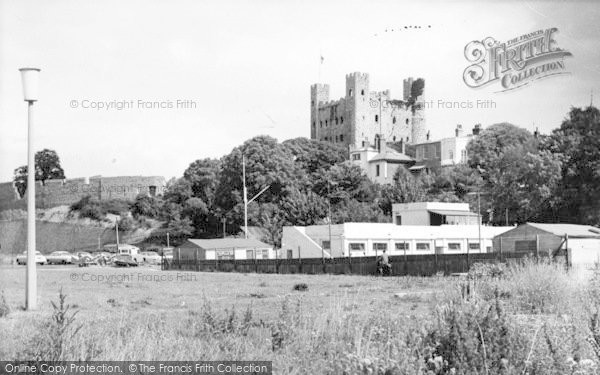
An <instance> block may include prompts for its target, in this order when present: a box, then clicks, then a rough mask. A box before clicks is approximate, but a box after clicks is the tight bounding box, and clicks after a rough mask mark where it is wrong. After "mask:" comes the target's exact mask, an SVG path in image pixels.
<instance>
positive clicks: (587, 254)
mask: <svg viewBox="0 0 600 375" xmlns="http://www.w3.org/2000/svg"><path fill="white" fill-rule="evenodd" d="M493 242H494V250H495V251H499V252H500V251H501V252H528V253H531V254H532V255H536V254H540V253H546V254H547V253H549V252H550V253H553V254H555V253H557V252H561V251H564V250H566V251H567V258H568V260H569V264H571V265H573V266H576V267H584V268H590V267H594V266H595V264H596V263H600V228H596V227H593V226H589V225H578V224H542V223H525V224H521V225H519V226H518V227H516V228H514V229H511V230H509V231H507V232H504V233H501V234H499V235H498V236H496V237H494V240H493Z"/></svg>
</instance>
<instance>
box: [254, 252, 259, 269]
mask: <svg viewBox="0 0 600 375" xmlns="http://www.w3.org/2000/svg"><path fill="white" fill-rule="evenodd" d="M254 273H258V263H256V247H255V248H254Z"/></svg>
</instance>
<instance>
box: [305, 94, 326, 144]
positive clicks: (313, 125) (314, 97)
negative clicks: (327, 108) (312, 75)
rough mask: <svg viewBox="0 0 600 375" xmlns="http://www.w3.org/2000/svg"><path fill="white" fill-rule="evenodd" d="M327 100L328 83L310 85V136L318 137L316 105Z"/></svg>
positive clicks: (312, 137)
mask: <svg viewBox="0 0 600 375" xmlns="http://www.w3.org/2000/svg"><path fill="white" fill-rule="evenodd" d="M327 101H329V85H326V84H322V83H315V84H314V85H311V86H310V138H311V139H318V131H319V124H318V118H319V115H318V112H317V111H318V108H319V107H318V105H319V103H321V102H322V103H326V102H327Z"/></svg>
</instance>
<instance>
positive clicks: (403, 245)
mask: <svg viewBox="0 0 600 375" xmlns="http://www.w3.org/2000/svg"><path fill="white" fill-rule="evenodd" d="M396 250H398V251H409V250H410V244H409V243H408V242H396Z"/></svg>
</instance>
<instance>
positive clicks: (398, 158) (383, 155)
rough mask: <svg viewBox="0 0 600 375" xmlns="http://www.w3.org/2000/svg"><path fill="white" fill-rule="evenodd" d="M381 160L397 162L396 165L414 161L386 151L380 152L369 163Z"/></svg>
mask: <svg viewBox="0 0 600 375" xmlns="http://www.w3.org/2000/svg"><path fill="white" fill-rule="evenodd" d="M381 160H385V161H390V162H397V163H410V162H413V161H414V159H413V158H411V157H410V156H407V155H405V154H401V153H399V152H396V151H393V150H388V151H386V152H385V153H384V152H380V153H379V154H377V155H375V156H374V157H373V158H372V159H371V160H369V163H372V162H375V161H381Z"/></svg>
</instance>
